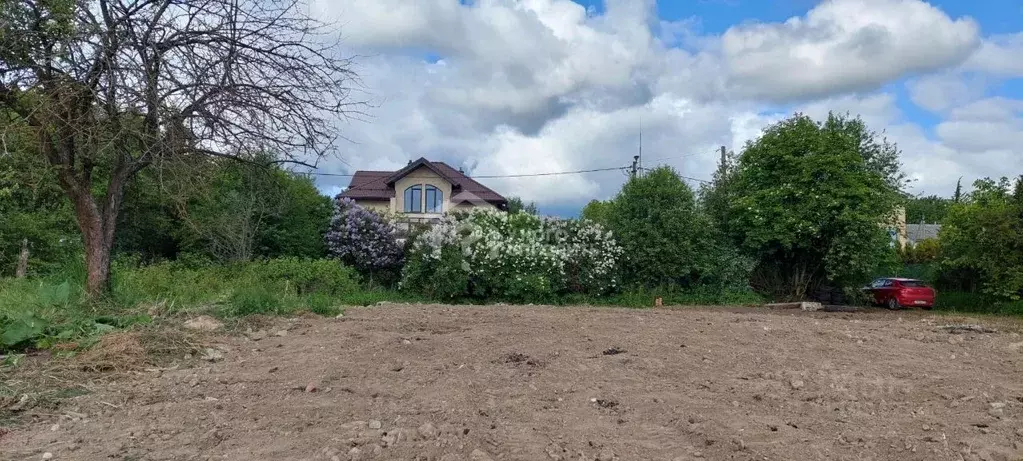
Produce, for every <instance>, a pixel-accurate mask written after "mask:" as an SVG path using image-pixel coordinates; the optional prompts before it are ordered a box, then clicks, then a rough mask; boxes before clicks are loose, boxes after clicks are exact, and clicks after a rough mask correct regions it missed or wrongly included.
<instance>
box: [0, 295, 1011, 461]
mask: <svg viewBox="0 0 1023 461" xmlns="http://www.w3.org/2000/svg"><path fill="white" fill-rule="evenodd" d="M949 322H950V319H948V318H943V317H940V316H930V315H924V314H918V313H907V312H897V313H889V312H873V311H871V312H865V313H841V314H827V313H822V312H802V311H794V312H789V311H784V312H783V311H771V312H762V311H755V310H748V309H747V310H743V309H733V310H731V311H721V310H665V309H661V310H645V311H636V310H626V309H593V308H556V309H554V308H545V307H529V308H526V307H514V306H500V307H482V308H481V307H475V308H474V307H449V306H405V307H397V306H386V307H375V308H364V309H352V310H350V311H348V312H346V314H345V316H344V317H343V318H341V319H316V320H313V319H301V320H300V321H297V322H295V323H294V324H292V326H291V327H290V328H289V329H288V330H287V334H286V335H279V334H269V335H265V336H260V337H259V338H258V340H255V339H252V338H250V337H249V336H251V335H248V336H240V337H221V338H211V339H212V340H214V341H216V342H217V344H216V351H218V355H217V357H216V359H215V360H208V359H207V360H197V362H196V363H197V365H196V366H197V367H196V368H174V367H164V368H155V369H154V368H148V369H142V370H138V368H136V370H138V371H135V372H132V373H129V375H130V376H133V377H132V378H129V379H126V380H119V381H116V382H111V383H109V385H104V386H96V388H95V389H94V390H92V392H91V393H89V394H86V395H81V396H78V397H76V398H74V399H73V400H71V401H69V402H68V403H67V404H65V406H64V407H62V408H60V409H55V410H51V411H49V412H48V413H47V414H48V416H47V415H43V414H40V415H39V416H38V417H39V420H38V423H37V424H34V425H32V426H30V427H26V428H19V429H16V430H14V431H13V432H11V433H9V434H7V435H6V436H4V437H2V438H0V459H40V456H42V454H43V453H45V452H48V453H51V454H52V455H53V459H56V460H61V459H74V460H85V461H89V460H109V459H139V460H179V459H186V460H192V459H194V460H206V459H252V460H318V461H335V460H337V461H340V460H376V459H380V460H390V459H403V460H431V461H454V460H463V461H464V460H472V461H486V460H545V459H546V460H612V461H613V460H619V461H626V460H645V459H658V460H703V459H706V460H712V459H732V460H762V459H770V460H788V459H799V460H859V459H873V460H899V461H912V460H921V461H922V460H970V461H974V460H987V459H999V460H1014V459H1023V422H1021V421H1023V380H1021V379H1020V376H1023V356H1021V355H1020V353H1021V351H1020V349H1019V348H1017V347H1015V346H1013V345H1015V344H1019V343H1021V342H1023V339H1021V338H1020V334H1019V330H1018V325H1016V324H1014V323H1012V322H1004V321H996V320H993V319H981V320H977V319H969V320H966V321H963V322H962V323H964V324H978V325H983V328H984V329H986V330H992V331H994V332H992V333H985V332H981V330H980V329H972V328H971V329H966V330H962V329H960V330H957V334H952V333H950V332H949V331H946V330H944V329H941V328H939V327H940V326H941V325H946V324H948V323H949ZM107 341H108V342H109V343H110V344H107V345H105V346H103V347H100V346H97V348H96V351H97V352H94V353H93V354H95V355H96V357H95V358H92V360H95V361H96V362H97V363H100V364H106V365H105V366H108V367H110V366H124V363H125V362H126V363H129V364H130V363H137V362H133V360H135V358H136V357H138V352H139V351H138V348H139V344H140V341H141V346H142V348H143V349H144V348H145V347H146V346H145V344H146V343H145V340H144V339H140V338H139V337H137V336H132V335H131V334H127V333H126V334H123V335H122V336H120V337H116V336H115V337H114V338H112V339H109V340H107ZM201 350H204V349H200V351H201ZM100 351H103V352H102V353H101V352H100ZM626 351H627V352H626ZM85 358H86V357H84V356H83V359H85ZM114 362H116V364H114ZM99 368H102V367H99Z"/></svg>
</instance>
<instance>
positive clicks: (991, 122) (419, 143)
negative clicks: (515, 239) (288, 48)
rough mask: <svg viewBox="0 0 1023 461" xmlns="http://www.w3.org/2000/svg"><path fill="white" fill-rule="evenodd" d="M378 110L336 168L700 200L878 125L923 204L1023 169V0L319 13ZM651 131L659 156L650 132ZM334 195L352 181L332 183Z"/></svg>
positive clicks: (495, 6) (582, 200)
mask: <svg viewBox="0 0 1023 461" xmlns="http://www.w3.org/2000/svg"><path fill="white" fill-rule="evenodd" d="M312 8H313V9H314V10H315V11H314V13H315V14H316V16H317V17H319V18H321V19H323V20H325V21H330V22H332V23H334V24H336V27H337V28H338V33H339V34H340V36H341V38H342V44H343V47H344V50H345V52H347V53H350V54H351V55H353V56H356V59H355V71H356V72H357V73H358V75H359V76H360V84H359V86H358V88H357V89H358V91H356V92H355V93H354V94H353V98H361V99H362V100H364V101H366V102H368V103H369V105H368V106H367V109H366V111H365V112H366V113H365V115H363V116H361V117H356V118H352V119H349V120H344V121H339V123H341V124H342V125H341V130H342V132H343V134H344V136H345V138H346V139H347V140H346V141H344V142H342V143H340V144H339V145H338V153H337V157H336V158H325V159H323V160H321V161H320V162H319V164H318V170H317V172H318V173H329V174H351V173H353V172H354V171H355V170H394V169H398V168H400V167H401V166H403V165H405V164H407V163H408V161H409V160H414V159H418V158H419V157H426V158H428V159H430V160H438V161H444V162H447V163H449V164H451V165H452V166H455V167H462V168H464V169H465V170H466V172H467V173H469V174H470V176H501V175H516V174H531V173H550V172H564V171H578V170H589V169H600V168H612V167H624V166H627V165H629V164H630V163H631V160H632V156H633V155H636V154H637V153H638V152H639V149H640V145H642V152H643V158H644V165H645V166H648V167H650V166H655V165H669V166H672V167H674V168H675V169H676V170H678V171H679V172H680V174H682V175H684V176H687V177H689V178H694V179H693V180H689V181H690V182H691V184H692V185H693V186H694V187H697V186H699V184H700V183H699V182H698V181H697V180H699V179H709V178H710V177H711V174H712V172H713V171H714V168H715V164H716V161H717V159H718V157H719V154H718V153H717V152H718V149H719V147H718V146H722V145H723V146H726V148H727V149H729V150H734V151H736V152H739V151H741V149H742V146H743V145H744V144H745V143H746V142H747V141H749V140H751V139H755V138H756V137H757V136H758V134H759V133H760V132H761V130H762V129H763V128H764V127H766V126H768V125H770V124H772V123H775V122H777V121H779V120H781V119H783V118H786V117H788V116H790V115H792V114H793V113H795V112H801V113H805V114H807V115H810V116H812V117H815V118H818V119H819V118H823V117H826V116H827V114H828V112H829V111H835V112H841V113H846V112H848V113H850V114H851V115H859V116H861V117H862V118H863V120H864V121H865V122H866V123H867V125H868V126H869V127H870V128H871V129H872V130H874V131H877V132H879V133H882V134H883V135H884V136H885V137H886V138H888V139H889V140H890V141H893V142H895V143H896V144H897V145H898V147H899V148H900V150H901V151H902V156H901V159H902V163H903V170H904V171H905V172H906V173H907V174H908V176H909V178H910V179H911V183H910V184H909V186H908V187H909V192H910V193H912V194H916V195H940V196H950V195H951V194H952V192H953V190H954V189H955V185H956V181H957V180H958V179H959V178H960V177H961V178H963V183H964V185H968V184H970V183H972V181H973V180H975V179H978V178H983V177H987V176H991V177H999V176H1015V175H1019V174H1023V2H1020V1H1019V0H984V1H960V0H932V1H929V2H928V1H923V0H827V1H814V0H685V1H682V0H662V1H655V0H576V1H573V0H461V1H459V0H313V4H312ZM641 138H642V143H641V142H640V139H641ZM316 180H317V185H318V187H319V188H320V190H321V191H323V192H324V193H327V194H329V195H334V194H336V193H338V192H340V191H341V190H343V188H344V187H345V186H347V185H348V181H349V178H347V177H342V176H326V175H319V176H317V177H316ZM625 180H626V175H625V173H623V172H622V171H618V170H613V171H602V172H593V173H585V174H573V175H560V176H538V177H519V178H493V179H481V180H480V182H483V183H484V184H486V185H488V186H490V187H491V188H493V189H495V190H496V191H498V192H500V193H502V194H503V195H505V196H508V197H510V196H518V197H521V198H522V199H524V200H526V201H534V202H536V203H537V205H538V206H539V208H540V210H541V211H542V212H544V213H547V214H555V215H561V216H574V215H577V214H578V212H579V210H580V209H581V207H582V206H583V205H585V204H586V203H587V202H589V201H590V200H592V199H607V198H610V197H613V196H614V194H615V193H617V192H618V190H619V189H620V188H621V185H622V183H623V182H624V181H625Z"/></svg>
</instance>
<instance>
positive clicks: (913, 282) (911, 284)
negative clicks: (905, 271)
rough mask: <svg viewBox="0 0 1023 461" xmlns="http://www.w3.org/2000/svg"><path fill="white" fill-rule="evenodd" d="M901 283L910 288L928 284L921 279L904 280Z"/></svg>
mask: <svg viewBox="0 0 1023 461" xmlns="http://www.w3.org/2000/svg"><path fill="white" fill-rule="evenodd" d="M900 283H901V284H902V286H904V287H909V288H914V287H926V286H927V285H926V284H924V282H921V281H919V280H903V281H902V282H900Z"/></svg>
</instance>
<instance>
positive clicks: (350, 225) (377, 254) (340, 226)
mask: <svg viewBox="0 0 1023 461" xmlns="http://www.w3.org/2000/svg"><path fill="white" fill-rule="evenodd" d="M396 234H397V229H396V228H395V227H394V224H393V223H391V222H390V221H389V220H388V219H387V218H386V217H385V216H383V215H381V214H379V213H376V212H374V211H372V210H367V209H366V208H363V207H361V206H359V205H357V204H356V203H355V201H354V200H352V199H350V198H347V197H337V198H335V199H334V215H333V216H331V218H330V226H329V227H328V228H327V234H326V240H327V252H328V253H329V254H330V256H331V257H332V258H337V259H339V260H341V262H343V263H344V264H347V265H350V266H352V267H355V269H356V270H358V271H359V272H361V273H364V274H370V276H372V274H373V273H374V272H377V271H381V270H388V269H394V268H397V267H398V266H400V265H401V262H402V253H403V251H402V247H401V245H399V244H398V240H397V238H396V237H397V235H396Z"/></svg>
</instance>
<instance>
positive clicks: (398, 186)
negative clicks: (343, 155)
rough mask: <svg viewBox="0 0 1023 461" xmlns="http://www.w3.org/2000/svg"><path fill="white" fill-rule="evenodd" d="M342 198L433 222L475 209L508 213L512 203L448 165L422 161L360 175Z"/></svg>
mask: <svg viewBox="0 0 1023 461" xmlns="http://www.w3.org/2000/svg"><path fill="white" fill-rule="evenodd" d="M340 196H341V197H348V198H351V199H352V200H355V203H357V204H359V205H361V206H363V207H366V208H370V209H374V210H377V211H381V212H384V213H394V214H402V215H404V216H405V217H407V218H413V219H422V220H432V219H435V218H439V217H440V216H441V215H442V214H444V213H447V212H451V211H464V210H471V209H473V208H496V209H499V210H506V209H507V208H508V200H507V199H505V198H504V197H503V196H502V195H501V194H498V193H497V192H494V191H493V190H491V189H490V188H489V187H487V186H484V185H483V184H480V183H478V182H476V181H475V180H473V179H472V178H470V177H468V176H466V175H465V173H464V172H463V171H462V170H461V169H457V170H456V169H454V168H452V167H451V166H450V165H448V164H447V163H444V162H432V161H429V160H427V159H425V158H420V159H419V160H416V161H414V162H409V164H408V165H407V166H405V168H402V169H400V170H398V171H356V172H355V174H354V175H353V176H352V182H351V184H350V185H349V186H348V189H346V190H345V191H344V192H342V193H341V195H340Z"/></svg>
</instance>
